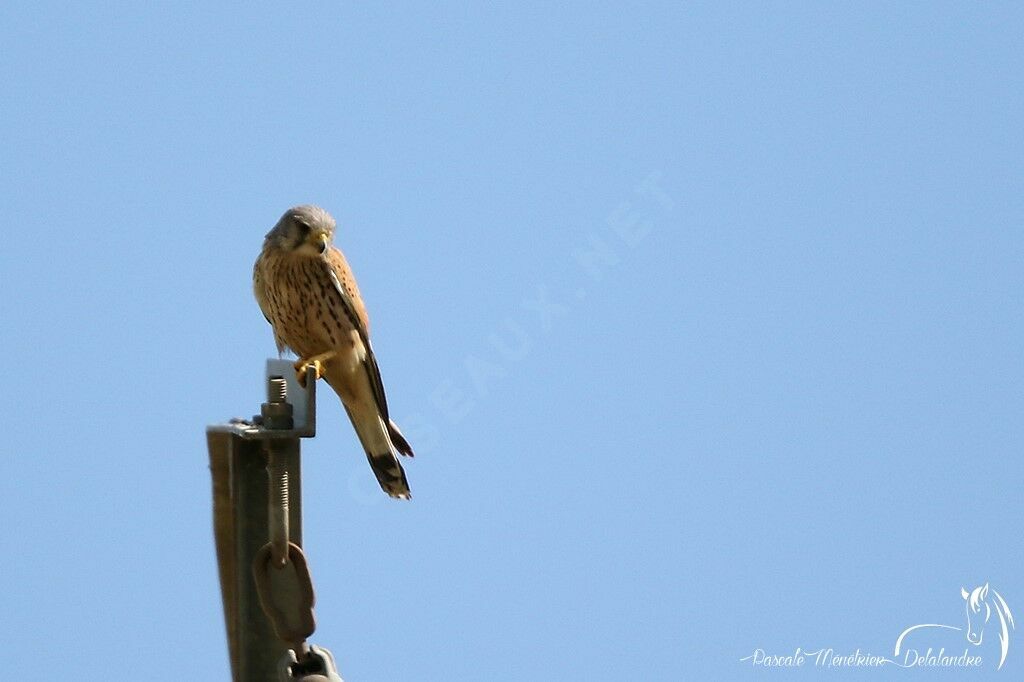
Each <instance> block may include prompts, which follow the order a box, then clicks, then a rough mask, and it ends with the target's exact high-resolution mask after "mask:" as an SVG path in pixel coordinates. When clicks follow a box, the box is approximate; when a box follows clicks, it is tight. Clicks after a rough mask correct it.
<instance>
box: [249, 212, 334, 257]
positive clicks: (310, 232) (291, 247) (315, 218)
mask: <svg viewBox="0 0 1024 682" xmlns="http://www.w3.org/2000/svg"><path fill="white" fill-rule="evenodd" d="M333 239H334V218H332V217H331V214H330V213H328V212H327V211H325V210H324V209H322V208H320V207H319V206H296V207H295V208H289V209H288V210H287V211H285V213H284V215H283V216H281V219H280V220H278V221H277V225H274V229H272V230H271V231H270V232H268V233H267V239H266V241H265V242H264V244H263V245H264V248H266V247H268V246H272V247H276V248H278V249H283V250H285V251H288V252H290V253H294V254H301V255H306V256H319V255H321V254H323V253H324V252H325V251H327V247H328V246H330V244H331V241H332V240H333Z"/></svg>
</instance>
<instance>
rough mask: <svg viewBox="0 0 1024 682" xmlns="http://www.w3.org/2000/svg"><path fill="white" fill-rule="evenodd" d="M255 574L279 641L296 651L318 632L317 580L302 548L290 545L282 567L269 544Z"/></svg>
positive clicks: (260, 554)
mask: <svg viewBox="0 0 1024 682" xmlns="http://www.w3.org/2000/svg"><path fill="white" fill-rule="evenodd" d="M252 575H253V579H254V580H255V582H256V594H257V595H259V599H260V605H261V606H262V607H263V612H264V613H265V614H267V617H268V618H269V619H270V622H271V623H273V625H274V632H275V633H277V638H278V639H280V640H281V641H282V642H285V643H286V644H288V645H290V646H291V647H292V648H296V649H299V648H301V646H302V644H303V642H305V641H306V638H307V637H309V636H310V635H312V634H313V631H314V630H316V619H315V618H314V617H313V603H314V601H315V596H314V594H313V581H312V579H311V578H310V576H309V564H308V563H307V562H306V555H305V554H303V553H302V549H301V548H300V547H299V546H298V545H296V544H294V543H292V544H289V545H288V561H286V562H285V563H284V564H283V565H281V566H278V565H276V564H275V562H274V560H273V549H272V547H271V545H270V544H269V543H268V544H266V545H264V546H263V548H262V549H261V550H260V551H259V552H258V553H257V554H256V557H255V558H254V559H253V561H252Z"/></svg>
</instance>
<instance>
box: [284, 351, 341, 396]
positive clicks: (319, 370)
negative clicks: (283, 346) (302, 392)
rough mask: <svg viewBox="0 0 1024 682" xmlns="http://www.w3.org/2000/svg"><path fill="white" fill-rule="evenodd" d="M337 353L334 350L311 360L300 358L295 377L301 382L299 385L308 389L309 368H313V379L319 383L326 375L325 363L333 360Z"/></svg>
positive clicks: (296, 364)
mask: <svg viewBox="0 0 1024 682" xmlns="http://www.w3.org/2000/svg"><path fill="white" fill-rule="evenodd" d="M336 353H337V351H333V350H332V351H328V352H326V353H320V354H318V355H314V356H312V357H309V358H299V360H298V362H296V363H295V365H294V366H295V376H296V378H297V379H298V380H299V385H300V386H302V387H303V388H305V387H306V370H307V369H308V368H309V367H312V368H313V378H314V379H315V380H317V381H319V380H320V378H321V377H323V375H324V363H325V362H327V361H328V360H330V359H331V358H333V357H334V356H335V354H336Z"/></svg>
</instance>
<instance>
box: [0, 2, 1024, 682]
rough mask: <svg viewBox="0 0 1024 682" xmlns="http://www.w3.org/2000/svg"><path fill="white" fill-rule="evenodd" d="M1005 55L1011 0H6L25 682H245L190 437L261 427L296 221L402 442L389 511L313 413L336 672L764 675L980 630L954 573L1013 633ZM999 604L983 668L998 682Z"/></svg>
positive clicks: (201, 455) (6, 317)
mask: <svg viewBox="0 0 1024 682" xmlns="http://www.w3.org/2000/svg"><path fill="white" fill-rule="evenodd" d="M1022 34H1024V11H1022V10H1021V8H1020V6H1019V5H1016V4H1014V3H984V4H982V3H959V4H957V3H896V4H892V3H854V4H848V5H844V6H838V5H833V4H826V3H820V4H819V3H813V4H812V3H765V4H761V3H757V4H754V3H750V4H724V3H700V4H686V5H683V4H681V3H643V4H642V5H641V6H639V7H627V6H624V5H621V4H619V3H608V4H602V3H562V4H559V5H558V6H557V7H555V6H552V4H551V3H532V2H531V3H516V4H515V6H514V7H488V6H484V5H483V4H469V5H466V6H461V7H460V6H455V5H451V4H446V3H441V6H438V3H403V4H400V5H393V6H389V7H383V6H376V5H371V4H369V3H359V4H357V3H322V4H310V5H305V6H304V7H302V8H288V9H284V8H280V7H269V6H266V7H262V8H259V9H256V8H253V7H252V6H249V5H242V4H238V5H228V4H215V5H213V6H211V5H209V4H206V3H202V4H201V3H144V4H143V3H134V4H129V3H116V4H115V3H111V4H109V5H105V6H103V7H100V6H99V5H98V4H95V3H93V4H91V5H86V6H65V5H62V4H56V3H31V4H30V3H17V2H15V3H5V4H4V5H3V7H2V8H0V41H2V44H3V46H4V47H3V49H2V50H0V79H2V82H3V84H4V88H3V90H4V93H5V94H4V96H3V97H0V121H2V122H3V125H2V134H3V143H2V144H0V163H2V167H3V169H4V172H3V182H2V183H0V201H2V204H3V206H4V214H5V215H6V216H7V226H6V228H5V230H4V235H5V241H4V246H3V248H2V249H0V278H2V280H0V284H2V287H3V291H4V292H6V295H5V296H4V297H3V299H2V302H0V306H2V307H0V319H2V320H3V323H2V324H0V349H2V351H3V354H4V357H5V358H6V363H5V370H4V379H3V383H4V386H5V389H4V395H5V396H6V401H5V405H6V407H5V409H6V411H7V421H6V428H5V433H6V438H5V442H4V445H3V450H4V452H3V455H4V460H5V462H6V463H7V472H6V474H5V475H4V476H3V477H2V478H0V480H2V482H0V495H2V500H3V502H2V503H0V504H2V512H3V516H4V523H3V524H0V528H2V530H0V539H2V541H3V544H4V546H5V547H6V548H7V550H8V552H9V555H8V557H7V560H6V561H5V562H4V568H3V569H2V570H3V573H2V575H3V576H4V584H5V586H6V588H5V590H4V592H3V595H2V596H0V634H2V638H3V640H4V641H5V642H6V643H7V644H8V646H9V652H11V653H10V654H9V655H8V657H7V663H6V670H7V674H8V675H9V676H10V677H11V679H14V678H21V677H25V676H28V675H30V674H31V672H32V671H39V670H40V669H41V666H42V669H51V670H54V671H65V670H71V671H74V675H75V677H76V679H82V680H93V679H95V680H99V679H108V674H109V672H108V671H109V670H110V669H111V666H114V667H115V668H116V669H123V666H124V665H128V664H132V665H135V666H143V667H144V668H145V669H146V670H147V672H146V677H147V679H151V680H156V681H159V680H180V679H197V680H199V679H210V680H213V679H226V678H227V674H228V673H227V657H226V652H225V643H224V635H223V624H222V618H221V610H220V609H221V607H220V601H219V599H220V596H219V590H218V585H217V582H216V567H215V562H214V556H213V544H212V532H211V526H210V500H209V474H208V471H207V463H206V457H207V455H206V450H205V437H204V428H205V426H206V425H207V424H209V423H212V422H217V421H222V420H225V419H227V418H229V417H232V416H239V415H249V414H252V413H253V412H254V411H256V410H257V409H258V404H259V402H260V400H261V398H262V393H261V391H262V379H261V375H262V370H263V362H264V359H265V358H266V357H268V356H272V355H273V354H274V347H273V341H272V337H271V334H270V331H269V328H268V326H267V324H266V322H265V321H264V319H263V317H262V315H261V314H260V313H259V310H258V308H257V306H256V304H255V302H254V301H253V298H252V294H251V285H250V277H251V268H252V263H253V260H254V259H255V257H256V254H257V253H258V251H259V248H260V244H261V241H262V237H263V235H264V233H265V232H266V231H267V230H268V229H269V228H270V227H271V226H272V225H273V224H274V222H275V221H276V220H277V218H278V217H279V215H280V214H281V213H282V212H283V211H284V210H285V209H286V208H287V207H289V206H291V205H294V204H298V203H305V202H313V203H318V204H321V205H323V206H324V207H325V208H327V209H328V210H329V211H331V212H332V213H333V214H334V215H335V217H336V218H337V219H338V223H339V229H338V237H337V239H338V242H339V244H340V245H341V246H342V247H343V248H344V249H345V251H346V253H347V254H348V256H349V259H350V261H351V263H352V265H353V267H354V269H355V271H356V274H357V275H358V277H359V281H360V285H361V287H362V289H363V293H364V296H365V298H366V300H367V303H368V305H369V308H370V313H371V316H372V319H373V339H374V345H375V348H376V350H377V354H378V357H379V360H380V364H381V367H382V370H383V373H384V381H385V384H386V386H387V388H388V392H389V399H390V402H391V405H392V410H393V413H394V415H395V417H396V420H397V421H398V422H399V423H400V424H402V425H403V426H404V428H405V430H406V432H407V435H408V436H409V437H410V439H411V440H412V441H413V445H414V447H416V449H417V453H418V456H417V458H416V459H415V461H413V462H411V463H410V464H409V465H408V467H407V471H408V475H409V479H410V482H411V484H412V488H413V493H414V496H415V499H414V500H413V501H412V502H411V503H408V504H402V503H397V502H392V501H390V500H388V499H386V498H385V497H384V495H383V494H381V493H379V491H378V490H377V489H376V484H375V483H374V481H373V478H372V475H371V473H370V471H369V469H368V467H367V465H366V462H365V459H364V457H363V455H362V453H361V452H360V451H359V448H358V444H357V442H356V439H355V437H354V434H353V433H352V431H351V427H350V426H349V425H348V423H347V421H346V419H345V417H344V413H343V411H342V410H341V408H340V406H339V405H338V404H337V402H336V401H335V399H334V398H333V396H331V395H330V394H329V393H328V392H327V391H326V390H324V391H322V392H321V404H320V412H319V415H320V432H319V434H318V436H317V438H316V439H315V440H314V441H312V442H306V443H305V444H304V487H305V497H304V511H305V542H306V547H307V552H308V556H309V559H310V563H311V568H312V571H313V578H314V581H315V584H316V588H317V591H318V604H317V616H318V621H319V627H318V631H317V633H316V634H315V636H314V637H313V641H314V642H316V643H318V644H321V645H323V646H326V647H328V648H330V649H331V650H332V651H333V652H334V653H335V655H336V657H337V659H338V662H339V667H340V670H341V672H342V674H343V675H344V676H345V678H346V679H347V680H349V681H350V682H354V681H357V680H358V681H364V682H367V681H371V680H396V679H420V680H442V679H443V680H467V681H469V680H473V681H476V680H495V681H501V680H682V679H746V678H751V679H754V678H759V677H763V676H764V675H766V674H769V673H768V672H767V671H765V670H761V669H759V668H757V667H755V666H753V665H752V664H751V663H750V661H747V662H741V661H740V659H741V658H743V657H746V656H749V655H751V654H752V652H754V651H755V650H756V649H762V650H764V651H765V652H766V653H768V654H783V653H791V652H792V651H793V650H795V649H796V648H797V647H802V648H803V650H805V651H814V650H817V649H821V648H833V649H834V650H835V651H836V652H837V653H852V652H853V651H854V650H856V649H860V650H861V651H862V652H864V651H867V652H870V653H874V654H891V653H892V652H891V648H892V646H893V642H894V640H895V638H896V636H897V635H898V634H899V632H900V631H901V630H903V629H904V628H906V627H908V626H910V625H913V624H917V623H946V624H950V625H953V626H958V627H963V626H964V625H965V621H966V618H965V614H964V602H963V600H962V599H961V597H960V588H961V586H964V587H966V588H967V589H968V590H970V589H972V588H973V587H977V586H981V585H983V584H985V583H986V582H988V583H989V584H990V586H991V588H992V589H993V590H996V591H998V592H999V593H1000V594H1001V595H1003V597H1004V598H1005V599H1006V601H1007V603H1008V604H1009V605H1010V607H1011V609H1015V610H1016V611H1017V612H1022V611H1024V581H1022V579H1021V577H1022V575H1024V571H1022V570H1021V557H1022V556H1024V542H1022V540H1021V535H1020V532H1019V527H1020V518H1021V511H1022V508H1021V507H1022V504H1021V490H1022V484H1024V480H1022V479H1024V469H1022V466H1021V461H1020V455H1021V446H1022V444H1024V430H1022V426H1021V414H1022V409H1024V394H1022V390H1021V385H1022V380H1024V366H1022V356H1021V348H1022V345H1024V343H1022V342H1024V319H1022V306H1021V292H1022V285H1024V281H1022V280H1024V277H1022V273H1024V268H1022V260H1024V230H1022V218H1024V199H1022V197H1024V191H1022V190H1024V161H1022V159H1024V145H1022V137H1021V133H1020V128H1021V121H1022V119H1024V98H1022V88H1021V79H1020V74H1021V73H1022V72H1024V52H1022V50H1021V46H1020V36H1021V35H1022ZM993 622H994V621H992V622H990V623H989V625H988V627H987V629H986V635H985V640H984V641H983V643H982V645H981V646H979V647H970V650H971V653H972V654H977V655H980V656H981V657H982V659H983V665H982V668H983V670H979V671H973V672H972V673H971V674H972V675H974V677H975V678H977V677H979V676H980V677H988V676H991V677H992V678H993V679H1010V678H1012V677H1014V676H1019V674H1020V671H1021V670H1022V667H1021V666H1022V661H1021V658H1022V656H1021V654H1022V648H1021V645H1020V642H1019V641H1018V640H1017V639H1016V637H1017V635H1016V634H1014V633H1011V640H1010V646H1009V655H1008V658H1007V661H1006V664H1005V665H1004V667H1003V669H1002V670H1001V671H998V672H996V670H995V667H996V662H997V658H998V645H997V643H996V636H995V635H996V630H997V629H998V628H997V627H996V626H995V625H993ZM915 646H917V647H918V648H920V649H922V650H923V649H925V648H926V647H928V646H934V647H935V648H936V649H938V648H939V647H941V646H944V647H946V649H947V651H954V652H956V653H960V652H961V650H963V649H966V648H968V646H969V645H968V644H967V643H966V640H965V638H964V636H963V633H962V632H953V631H949V632H946V633H942V632H938V633H930V634H921V636H920V639H919V640H918V641H917V642H916V643H915ZM47 665H49V666H52V667H51V668H46V666H47ZM805 667H806V666H805ZM1014 671H1016V672H1014ZM963 672H964V671H957V674H962V673H963ZM778 674H780V675H782V676H784V677H790V676H793V675H803V674H805V673H803V672H802V671H800V670H786V671H781V672H779V673H778ZM830 674H835V675H839V676H842V677H847V676H849V675H851V674H857V675H861V676H862V677H865V678H866V677H871V678H872V679H876V678H877V679H883V678H884V679H900V678H901V677H903V676H907V677H913V678H923V677H931V676H933V675H935V674H937V671H935V670H927V669H925V670H920V669H918V670H897V669H895V668H893V667H891V666H890V667H888V668H886V669H884V670H880V671H878V670H876V671H870V672H864V673H861V672H860V671H857V672H852V671H850V670H845V669H838V670H837V669H833V670H831V671H830ZM115 676H116V675H115Z"/></svg>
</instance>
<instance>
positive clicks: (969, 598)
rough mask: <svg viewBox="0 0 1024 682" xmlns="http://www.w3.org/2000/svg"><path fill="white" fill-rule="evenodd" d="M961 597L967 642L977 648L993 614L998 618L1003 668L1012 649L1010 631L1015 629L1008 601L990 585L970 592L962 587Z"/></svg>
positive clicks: (986, 584)
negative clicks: (965, 617)
mask: <svg viewBox="0 0 1024 682" xmlns="http://www.w3.org/2000/svg"><path fill="white" fill-rule="evenodd" d="M960 596H961V597H963V599H964V602H965V606H964V608H965V610H966V611H967V641H968V642H970V643H971V644H973V645H975V646H977V645H979V644H981V639H982V637H984V635H985V625H986V624H988V621H989V619H990V618H992V614H993V613H995V614H996V616H997V617H998V619H999V651H1000V656H999V667H1000V668H1002V667H1003V661H1005V660H1006V652H1007V651H1008V650H1009V648H1010V630H1012V629H1013V628H1014V627H1015V626H1014V623H1013V614H1012V613H1010V607H1009V606H1007V605H1006V600H1004V599H1003V597H1002V595H1000V594H999V593H998V592H996V591H995V590H990V589H989V587H988V583H985V584H984V585H982V586H981V587H975V588H974V589H973V590H971V591H970V592H968V591H967V590H966V589H964V588H963V587H961V588H960Z"/></svg>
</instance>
